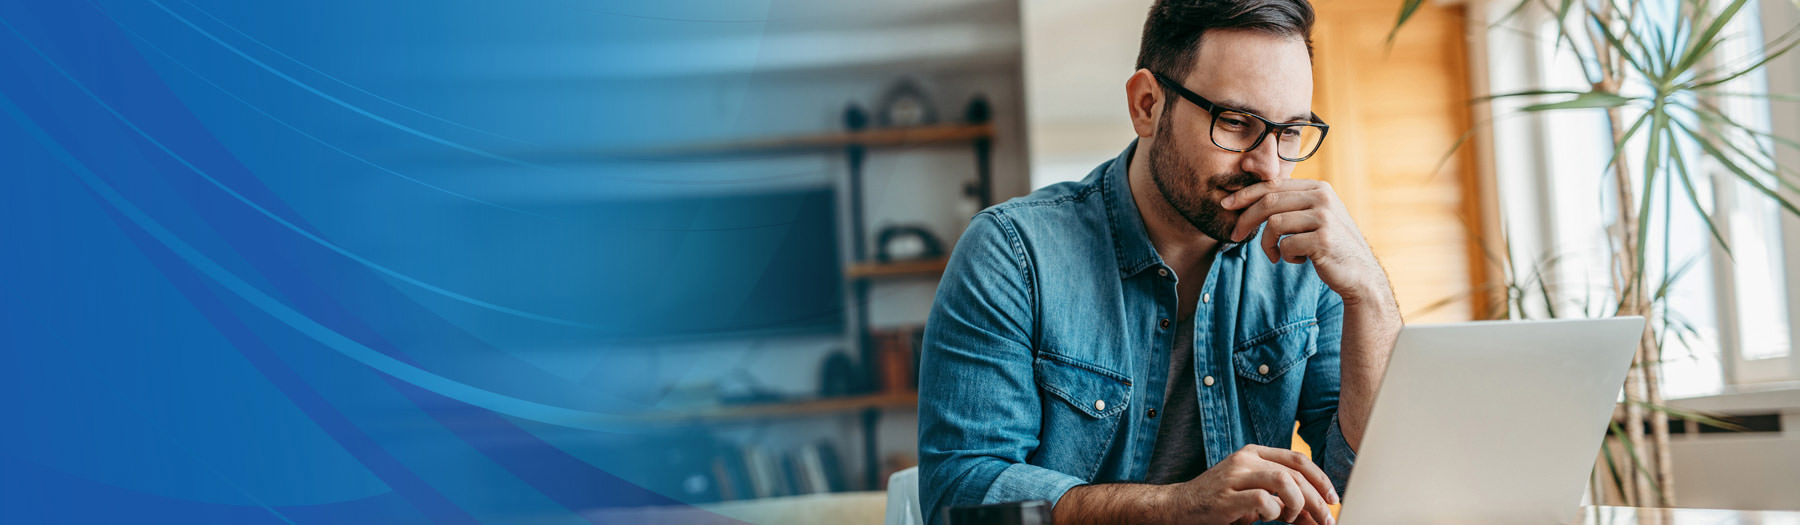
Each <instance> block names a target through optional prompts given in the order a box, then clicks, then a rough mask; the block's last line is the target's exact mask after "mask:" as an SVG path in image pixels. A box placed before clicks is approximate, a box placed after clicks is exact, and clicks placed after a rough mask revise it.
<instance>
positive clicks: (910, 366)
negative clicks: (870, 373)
mask: <svg viewBox="0 0 1800 525" xmlns="http://www.w3.org/2000/svg"><path fill="white" fill-rule="evenodd" d="M924 336H925V327H923V326H905V327H900V328H891V329H871V330H869V339H870V341H871V342H873V344H874V345H875V355H876V359H875V367H876V370H877V375H876V377H877V380H878V381H880V384H881V391H883V392H887V393H890V394H900V393H906V392H912V391H915V390H917V389H918V384H919V375H918V374H919V343H920V340H922V339H924Z"/></svg>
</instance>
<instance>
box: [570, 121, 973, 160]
mask: <svg viewBox="0 0 1800 525" xmlns="http://www.w3.org/2000/svg"><path fill="white" fill-rule="evenodd" d="M993 136H994V125H993V124H992V123H986V124H936V125H930V126H909V127H899V128H874V129H867V130H862V131H840V132H832V133H818V134H812V135H793V136H787V137H772V138H762V139H748V140H734V141H725V142H712V143H700V144H684V145H675V146H668V147H652V148H639V149H635V150H632V151H614V152H610V153H602V154H601V155H600V156H602V157H649V158H667V157H680V156H705V155H730V154H746V153H752V154H753V153H780V152H791V151H816V150H832V149H839V148H847V147H850V146H863V147H871V148H873V147H896V146H925V145H931V144H943V143H953V142H965V141H971V140H975V139H983V138H993Z"/></svg>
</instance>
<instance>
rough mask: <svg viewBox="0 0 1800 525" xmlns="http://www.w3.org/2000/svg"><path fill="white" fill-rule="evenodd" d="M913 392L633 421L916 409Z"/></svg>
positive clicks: (653, 415) (693, 412)
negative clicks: (875, 409) (914, 407)
mask: <svg viewBox="0 0 1800 525" xmlns="http://www.w3.org/2000/svg"><path fill="white" fill-rule="evenodd" d="M918 403H919V394H918V393H916V392H904V393H896V394H889V393H882V394H869V395H862V396H846V397H830V398H820V399H812V400H806V401H787V402H778V403H757V404H745V405H720V406H712V407H706V408H698V409H692V410H674V411H666V412H655V413H646V414H643V415H641V416H639V417H636V418H634V419H639V420H644V421H663V422H678V421H725V420H734V419H772V418H786V417H799V416H809V415H821V414H834V413H842V412H855V411H859V410H865V409H871V408H877V409H879V408H903V407H908V406H916V405H918Z"/></svg>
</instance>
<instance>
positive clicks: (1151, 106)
mask: <svg viewBox="0 0 1800 525" xmlns="http://www.w3.org/2000/svg"><path fill="white" fill-rule="evenodd" d="M1163 98H1164V97H1163V89H1162V84H1158V83H1157V82H1156V75H1153V74H1151V73H1150V70H1148V69H1139V70H1137V72H1135V73H1132V74H1131V78H1127V79H1125V105H1126V110H1127V111H1130V112H1131V128H1132V129H1133V130H1136V131H1137V136H1138V138H1150V136H1151V135H1155V134H1156V119H1159V118H1162V114H1163V106H1162V105H1163V104H1164V102H1165V101H1164V100H1163Z"/></svg>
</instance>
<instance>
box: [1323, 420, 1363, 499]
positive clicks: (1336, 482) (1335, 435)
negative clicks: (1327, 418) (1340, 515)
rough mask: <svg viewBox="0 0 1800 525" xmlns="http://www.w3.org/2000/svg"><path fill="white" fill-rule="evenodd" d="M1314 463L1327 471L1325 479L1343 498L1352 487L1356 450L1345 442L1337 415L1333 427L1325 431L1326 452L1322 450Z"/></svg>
mask: <svg viewBox="0 0 1800 525" xmlns="http://www.w3.org/2000/svg"><path fill="white" fill-rule="evenodd" d="M1313 461H1314V462H1315V463H1317V464H1318V465H1319V469H1321V470H1324V471H1325V477H1328V478H1331V486H1332V488H1335V489H1337V493H1338V497H1340V498H1341V497H1343V496H1344V491H1345V490H1346V489H1348V488H1349V487H1350V467H1353V466H1355V465H1356V450H1354V449H1351V448H1350V442H1349V441H1345V440H1344V431H1343V430H1342V429H1339V428H1338V420H1337V416H1336V415H1333V416H1331V427H1330V428H1327V429H1326V430H1325V447H1324V450H1320V451H1319V454H1318V456H1317V457H1315V458H1314V459H1313Z"/></svg>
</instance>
